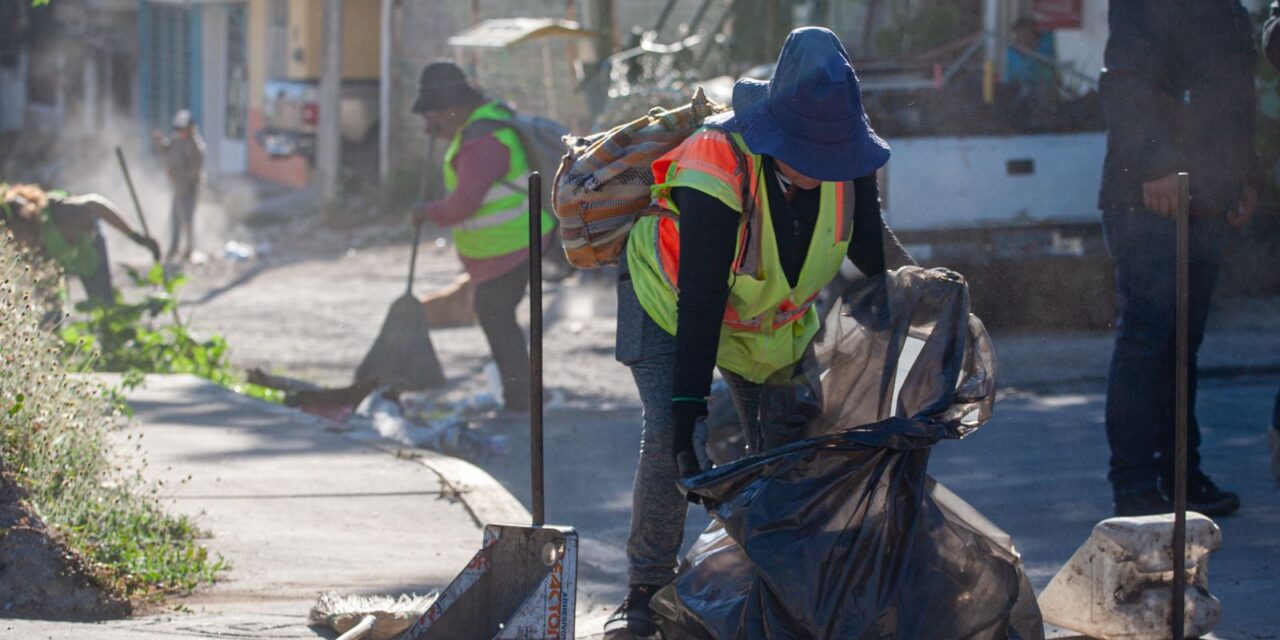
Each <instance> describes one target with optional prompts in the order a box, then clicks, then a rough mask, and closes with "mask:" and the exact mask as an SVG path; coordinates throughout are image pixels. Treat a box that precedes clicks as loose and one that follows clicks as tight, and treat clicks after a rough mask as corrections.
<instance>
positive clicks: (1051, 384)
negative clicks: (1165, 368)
mask: <svg viewBox="0 0 1280 640" xmlns="http://www.w3.org/2000/svg"><path fill="white" fill-rule="evenodd" d="M1275 374H1280V362H1278V363H1269V364H1259V365H1242V366H1234V367H1226V366H1219V367H1200V368H1199V369H1197V370H1196V379H1198V380H1201V381H1204V380H1230V379H1232V378H1248V377H1254V376H1269V375H1275ZM997 379H998V378H997ZM1106 384H1107V376H1106V374H1105V373H1101V374H1097V375H1083V376H1076V377H1072V378H1062V379H1058V380H1030V381H1027V382H1002V383H1000V386H1001V387H1003V390H1006V391H1027V392H1032V393H1042V392H1050V391H1054V390H1056V389H1061V388H1063V387H1082V386H1088V385H1104V386H1105V385H1106Z"/></svg>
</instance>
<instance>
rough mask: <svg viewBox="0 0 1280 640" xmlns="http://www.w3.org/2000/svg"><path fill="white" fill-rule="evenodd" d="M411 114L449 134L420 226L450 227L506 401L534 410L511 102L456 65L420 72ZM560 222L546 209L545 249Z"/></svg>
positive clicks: (522, 200) (522, 199)
mask: <svg viewBox="0 0 1280 640" xmlns="http://www.w3.org/2000/svg"><path fill="white" fill-rule="evenodd" d="M413 111H414V113H418V114H421V115H422V117H423V120H424V121H425V123H426V127H427V132H428V133H429V134H431V135H433V136H434V135H441V136H446V137H448V139H449V147H448V150H447V151H445V156H444V186H445V190H446V191H447V195H446V196H445V197H444V198H441V199H439V200H435V201H433V202H427V203H423V204H420V205H417V206H415V207H414V210H413V214H412V218H413V222H414V223H415V224H422V223H423V222H426V221H428V220H430V221H432V222H434V223H436V224H438V225H440V226H442V227H447V228H449V229H450V231H451V232H452V234H453V242H454V245H455V246H456V247H457V250H458V257H459V259H461V260H462V265H463V267H465V268H466V271H467V273H468V274H469V275H470V276H471V282H472V284H474V285H475V303H474V305H475V312H476V317H477V318H478V319H479V321H480V328H481V329H482V330H483V331H484V335H485V338H486V339H487V340H488V341H489V349H490V351H492V353H493V359H494V361H495V362H496V363H497V365H498V372H499V374H500V375H501V376H502V388H503V396H504V397H503V406H504V409H505V410H507V411H509V412H515V413H523V412H527V411H528V410H529V397H528V388H529V382H528V381H529V377H528V376H529V351H528V346H527V344H526V343H525V338H524V332H523V331H522V330H521V329H520V325H519V324H517V322H516V305H518V304H519V303H520V300H521V298H523V297H524V292H525V287H526V284H527V272H526V270H525V269H522V268H521V267H522V266H524V265H525V264H527V262H528V259H529V213H528V205H527V203H526V199H527V196H526V194H525V191H524V190H523V189H521V188H520V185H523V184H524V183H525V179H526V177H527V175H528V173H529V161H528V159H527V157H526V155H525V149H524V147H523V145H521V143H520V137H519V135H518V134H517V132H516V130H515V128H514V126H513V123H512V118H513V116H514V111H513V110H512V109H511V107H509V106H507V105H505V104H503V103H502V102H499V101H496V100H490V99H488V98H486V97H485V96H484V94H483V93H481V92H480V91H479V90H478V89H476V88H475V87H474V86H472V85H471V83H469V82H468V81H467V77H466V75H465V74H463V72H462V69H459V68H458V66H457V65H455V64H454V63H453V62H449V61H442V62H434V63H431V64H429V65H427V66H426V68H424V69H423V70H422V77H421V79H420V81H419V84H418V99H417V100H416V101H415V102H414V104H413ZM554 229H555V221H554V219H553V218H552V217H551V215H550V214H549V213H547V212H545V211H544V212H543V213H542V230H543V234H544V235H543V236H542V239H543V246H544V247H545V246H546V241H547V240H548V238H550V237H551V236H550V234H551V232H552V231H553V230H554Z"/></svg>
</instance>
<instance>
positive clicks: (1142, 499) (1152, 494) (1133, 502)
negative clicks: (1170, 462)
mask: <svg viewBox="0 0 1280 640" xmlns="http://www.w3.org/2000/svg"><path fill="white" fill-rule="evenodd" d="M1161 513H1173V503H1172V502H1170V501H1169V499H1168V498H1166V497H1164V494H1163V493H1161V491H1160V490H1159V489H1157V488H1155V487H1151V488H1150V489H1146V490H1144V491H1138V492H1136V493H1126V494H1122V495H1118V496H1116V504H1115V514H1116V516H1117V517H1132V516H1153V515H1157V514H1161Z"/></svg>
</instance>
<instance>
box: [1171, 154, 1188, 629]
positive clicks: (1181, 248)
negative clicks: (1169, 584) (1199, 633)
mask: <svg viewBox="0 0 1280 640" xmlns="http://www.w3.org/2000/svg"><path fill="white" fill-rule="evenodd" d="M1190 209H1191V177H1190V176H1189V175H1188V174H1186V173H1179V174H1178V219H1177V245H1178V249H1177V262H1178V266H1177V269H1178V283H1177V287H1178V288H1177V291H1178V293H1177V297H1178V301H1177V316H1178V317H1177V325H1176V326H1177V331H1176V336H1177V338H1176V340H1177V365H1176V366H1177V370H1176V372H1175V375H1176V376H1177V383H1176V389H1177V391H1176V393H1175V400H1174V401H1175V402H1176V403H1177V407H1176V410H1175V416H1176V417H1175V423H1174V436H1173V437H1174V443H1173V545H1172V547H1173V549H1172V552H1173V603H1172V604H1173V611H1172V612H1171V615H1170V617H1171V618H1172V620H1171V621H1170V623H1171V624H1172V626H1173V629H1172V631H1173V636H1172V637H1174V638H1177V639H1178V640H1181V639H1182V638H1185V637H1186V634H1185V633H1184V629H1185V624H1186V593H1187V419H1188V415H1187V411H1188V409H1189V407H1188V402H1189V400H1190V397H1189V393H1188V391H1189V389H1188V386H1187V383H1188V380H1187V373H1188V369H1187V368H1188V365H1189V364H1190V360H1189V355H1190V354H1189V351H1188V345H1187V333H1188V329H1189V326H1190V325H1189V324H1188V323H1189V320H1190V317H1191V315H1190V305H1189V301H1190V293H1189V288H1190V287H1189V284H1190V277H1191V270H1190V263H1191V259H1190V253H1191V251H1190V226H1191V224H1190V218H1191V211H1190Z"/></svg>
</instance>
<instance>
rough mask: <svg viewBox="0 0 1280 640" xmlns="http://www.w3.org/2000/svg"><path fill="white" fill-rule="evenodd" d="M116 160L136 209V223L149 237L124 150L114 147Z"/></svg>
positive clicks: (149, 231)
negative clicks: (118, 162)
mask: <svg viewBox="0 0 1280 640" xmlns="http://www.w3.org/2000/svg"><path fill="white" fill-rule="evenodd" d="M116 160H119V161H120V171H121V172H122V173H124V183H125V184H126V185H128V186H129V197H130V198H133V208H134V209H136V210H137V211H138V223H139V224H141V225H142V233H143V235H145V236H147V238H151V229H149V228H147V217H146V216H144V215H142V203H141V202H139V201H138V192H137V191H135V190H134V188H133V178H130V177H129V165H128V163H126V162H125V161H124V151H121V150H120V147H116Z"/></svg>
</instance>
